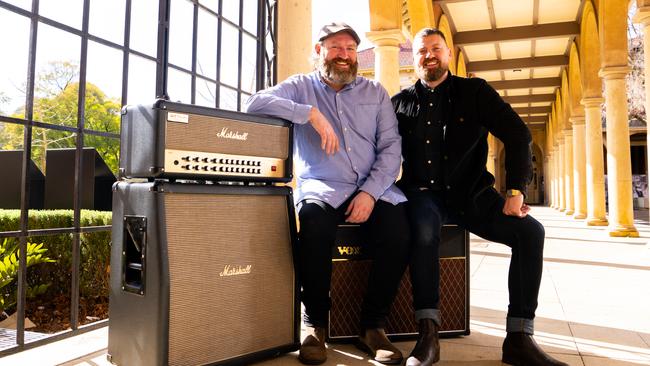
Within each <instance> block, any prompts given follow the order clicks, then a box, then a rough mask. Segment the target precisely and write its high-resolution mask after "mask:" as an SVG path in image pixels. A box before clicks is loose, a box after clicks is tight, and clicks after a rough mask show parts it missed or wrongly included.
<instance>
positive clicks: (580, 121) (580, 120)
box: [569, 116, 585, 126]
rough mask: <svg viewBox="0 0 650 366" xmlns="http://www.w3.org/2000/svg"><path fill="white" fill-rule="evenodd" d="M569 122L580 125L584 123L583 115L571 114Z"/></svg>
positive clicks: (572, 124)
mask: <svg viewBox="0 0 650 366" xmlns="http://www.w3.org/2000/svg"><path fill="white" fill-rule="evenodd" d="M569 122H571V126H581V125H584V124H585V116H572V117H569Z"/></svg>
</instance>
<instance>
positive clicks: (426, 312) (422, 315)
mask: <svg viewBox="0 0 650 366" xmlns="http://www.w3.org/2000/svg"><path fill="white" fill-rule="evenodd" d="M422 319H433V322H434V323H436V325H437V326H440V310H438V309H420V310H416V311H415V321H416V322H420V320H422Z"/></svg>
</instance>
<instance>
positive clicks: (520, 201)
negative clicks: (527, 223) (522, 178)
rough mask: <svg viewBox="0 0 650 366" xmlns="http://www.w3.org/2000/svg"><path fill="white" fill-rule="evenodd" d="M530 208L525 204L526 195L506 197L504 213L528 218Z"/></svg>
mask: <svg viewBox="0 0 650 366" xmlns="http://www.w3.org/2000/svg"><path fill="white" fill-rule="evenodd" d="M528 211H530V207H528V205H526V204H525V203H524V195H522V194H520V195H518V196H512V197H506V203H505V204H504V205H503V213H504V214H506V215H508V216H516V217H526V215H528Z"/></svg>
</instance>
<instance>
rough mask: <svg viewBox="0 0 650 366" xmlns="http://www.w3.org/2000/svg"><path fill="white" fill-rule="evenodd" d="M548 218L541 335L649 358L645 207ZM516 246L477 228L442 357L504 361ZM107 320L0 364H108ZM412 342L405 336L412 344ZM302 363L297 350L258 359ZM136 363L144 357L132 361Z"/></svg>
mask: <svg viewBox="0 0 650 366" xmlns="http://www.w3.org/2000/svg"><path fill="white" fill-rule="evenodd" d="M532 214H533V216H535V217H536V218H537V219H539V220H540V221H541V222H542V223H543V224H544V226H545V227H546V236H547V241H546V249H545V260H544V273H543V278H542V287H541V293H540V298H539V308H538V311H537V315H538V318H537V320H536V339H537V341H538V343H540V344H541V345H542V347H543V348H544V349H546V350H547V351H549V352H551V353H553V354H554V356H556V357H557V358H559V359H561V360H563V361H565V362H568V363H569V364H570V365H572V366H619V365H620V366H623V365H626V366H633V365H650V244H648V242H649V240H650V225H649V224H648V211H647V210H643V211H638V212H636V213H635V216H636V217H637V219H638V220H637V221H636V225H637V229H638V230H639V232H640V235H641V237H640V238H610V237H609V236H608V235H607V231H606V228H603V227H587V226H585V225H584V223H583V222H582V221H576V220H573V219H572V218H570V217H567V216H566V215H564V214H563V213H561V212H558V211H556V210H554V209H550V208H547V207H534V208H533V211H532ZM509 256H510V254H509V249H508V248H507V247H505V246H503V245H499V244H494V243H491V242H487V241H485V240H483V239H481V238H478V237H474V236H472V238H471V282H470V287H471V332H472V333H471V335H470V336H467V337H459V338H451V339H445V340H443V341H442V360H441V361H440V363H439V365H441V366H447V365H449V366H451V365H454V366H461V365H462V366H490V365H501V362H500V359H501V343H502V341H503V337H504V336H505V330H504V324H505V310H506V306H507V303H508V301H507V300H508V294H507V291H506V278H507V270H508V263H509ZM106 338H107V329H106V328H103V329H99V330H95V331H92V332H89V333H87V334H83V335H80V336H77V337H73V338H70V339H66V340H63V341H59V342H55V343H52V344H49V345H47V346H43V347H39V348H36V349H33V350H27V351H24V352H21V353H19V354H15V355H11V356H6V357H4V358H1V359H0V365H21V366H31V365H39V366H41V365H65V366H73V365H74V366H91V365H92V366H108V365H110V363H109V362H108V361H106V346H107V343H106V342H107V340H106ZM413 344H414V342H399V343H397V345H398V347H399V348H400V349H401V350H402V351H403V352H404V353H405V354H407V353H408V352H409V351H410V350H411V348H412V347H413ZM328 357H329V359H328V363H326V365H349V366H355V365H369V364H375V363H374V362H372V361H369V360H368V358H367V356H366V355H365V354H363V353H362V352H360V351H358V350H357V349H356V348H354V347H353V346H351V345H334V346H332V347H330V348H329V350H328ZM256 365H258V366H276V365H300V363H299V362H298V360H297V358H296V353H290V354H286V355H283V356H281V357H278V358H275V359H271V360H267V361H264V362H260V363H258V364H256ZM128 366H137V365H128Z"/></svg>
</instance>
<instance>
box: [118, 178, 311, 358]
mask: <svg viewBox="0 0 650 366" xmlns="http://www.w3.org/2000/svg"><path fill="white" fill-rule="evenodd" d="M113 190H114V192H113V231H112V237H113V247H112V254H111V264H112V265H111V289H110V304H109V314H110V317H109V330H108V354H109V355H108V358H109V360H110V361H111V362H112V363H115V364H118V365H124V366H130V365H139V366H148V365H151V366H160V365H179V366H180V365H206V364H211V365H212V364H242V363H248V362H251V361H253V360H257V359H260V358H264V357H269V356H272V355H275V354H279V353H282V352H290V351H294V350H297V349H298V347H299V335H300V333H299V332H300V330H299V311H300V307H299V303H298V299H297V294H298V291H297V288H296V286H297V285H296V280H295V272H294V267H293V250H294V243H295V235H294V234H293V233H295V232H296V227H295V217H294V208H293V202H292V198H291V189H290V188H288V187H275V186H264V187H235V186H219V185H214V184H200V185H199V184H174V183H163V182H144V183H129V182H118V183H116V184H115V185H114V186H113Z"/></svg>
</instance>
